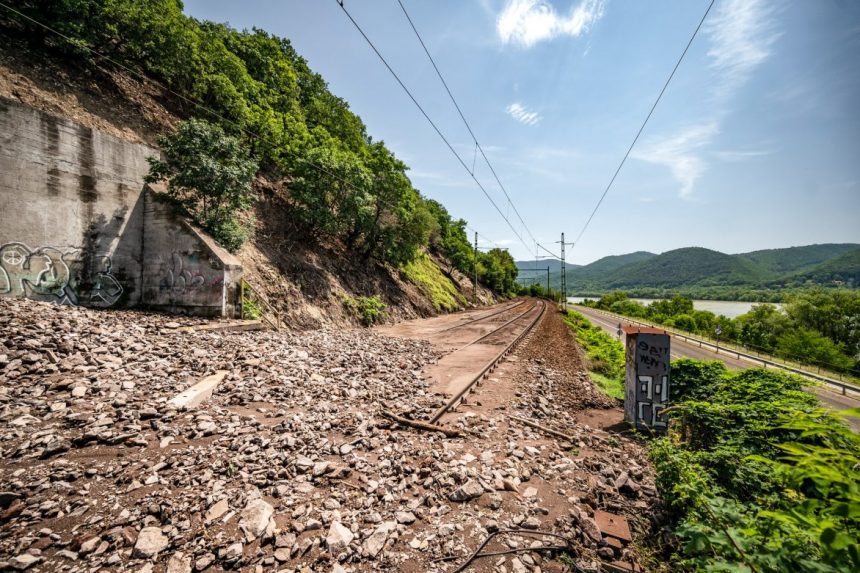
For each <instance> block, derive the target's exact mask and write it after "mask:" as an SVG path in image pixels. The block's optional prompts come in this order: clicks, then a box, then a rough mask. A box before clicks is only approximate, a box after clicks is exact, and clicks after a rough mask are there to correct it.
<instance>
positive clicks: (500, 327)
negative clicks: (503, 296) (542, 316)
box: [454, 301, 537, 352]
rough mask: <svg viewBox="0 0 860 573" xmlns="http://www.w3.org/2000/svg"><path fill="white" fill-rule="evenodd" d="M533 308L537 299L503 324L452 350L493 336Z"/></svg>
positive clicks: (467, 346) (461, 348)
mask: <svg viewBox="0 0 860 573" xmlns="http://www.w3.org/2000/svg"><path fill="white" fill-rule="evenodd" d="M511 308H514V307H511ZM535 308H537V301H535V303H534V304H533V305H531V306H530V307H529V308H528V309H526V311H525V312H522V313H520V314H518V315H516V316H515V317H514V318H512V319H510V320H508V321H507V322H505V323H504V324H502V325H500V326H499V327H498V328H494V329H493V330H491V331H490V332H488V333H486V334H484V335H482V336H481V337H479V338H476V339H475V340H473V341H472V342H470V343H468V344H466V345H465V346H461V347H460V348H458V349H457V350H455V351H454V352H459V351H460V350H463V349H464V348H469V347H470V346H472V345H473V344H478V343H479V342H481V341H482V340H485V339H487V338H489V337H491V336H493V335H494V334H496V333H497V332H499V331H500V330H502V329H504V328H506V327H507V326H508V325H510V324H512V323H514V322H516V321H518V320H520V319H521V318H522V317H524V316H526V315H527V314H528V313H530V312H532V311H533V310H534V309H535Z"/></svg>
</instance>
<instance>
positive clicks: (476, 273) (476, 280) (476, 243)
mask: <svg viewBox="0 0 860 573" xmlns="http://www.w3.org/2000/svg"><path fill="white" fill-rule="evenodd" d="M477 302H478V231H475V303H477Z"/></svg>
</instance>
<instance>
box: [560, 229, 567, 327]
mask: <svg viewBox="0 0 860 573" xmlns="http://www.w3.org/2000/svg"><path fill="white" fill-rule="evenodd" d="M561 306H562V308H563V309H564V312H565V313H567V265H565V264H564V233H562V234H561Z"/></svg>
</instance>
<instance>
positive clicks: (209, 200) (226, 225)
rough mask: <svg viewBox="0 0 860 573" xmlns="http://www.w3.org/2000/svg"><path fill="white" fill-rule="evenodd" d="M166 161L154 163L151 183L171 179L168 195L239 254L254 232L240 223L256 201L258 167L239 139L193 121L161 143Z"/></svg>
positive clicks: (203, 123)
mask: <svg viewBox="0 0 860 573" xmlns="http://www.w3.org/2000/svg"><path fill="white" fill-rule="evenodd" d="M159 143H160V144H161V149H162V155H163V157H164V159H163V160H162V159H158V158H155V157H150V158H148V161H149V164H150V171H149V174H148V175H147V176H146V180H147V181H148V182H150V183H154V182H158V181H162V180H164V179H166V180H167V189H168V194H169V195H170V197H171V198H173V199H174V200H176V201H177V202H178V203H179V205H181V206H182V208H183V209H185V211H186V212H187V213H188V214H189V215H191V216H192V217H193V218H194V219H195V220H196V221H197V222H198V223H200V224H201V225H202V226H203V227H204V228H206V229H207V230H209V231H210V232H212V233H213V235H214V236H215V238H216V239H218V240H219V241H220V242H221V243H222V244H224V246H225V247H227V248H228V249H230V250H237V249H238V248H239V247H241V245H242V243H243V242H244V240H245V237H246V236H247V232H248V231H249V229H248V228H246V227H243V225H242V224H241V223H240V222H239V220H238V219H237V216H238V215H239V214H240V213H241V212H243V211H245V210H247V209H248V208H249V207H250V206H251V204H252V202H253V199H254V193H253V189H252V182H253V180H254V175H255V173H256V172H257V165H256V163H255V162H254V161H252V160H251V159H249V158H248V157H247V155H246V153H245V150H244V149H243V148H242V146H241V145H240V143H239V141H238V140H237V139H236V138H235V137H231V136H228V135H225V134H224V131H223V130H222V129H221V128H220V127H218V126H217V125H212V124H210V123H207V122H205V121H202V120H196V119H192V120H189V121H186V122H182V123H180V124H179V127H178V128H177V130H176V132H175V133H173V134H172V135H169V136H165V137H162V138H160V139H159Z"/></svg>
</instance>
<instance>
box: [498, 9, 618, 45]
mask: <svg viewBox="0 0 860 573" xmlns="http://www.w3.org/2000/svg"><path fill="white" fill-rule="evenodd" d="M604 6H605V1H604V0H583V2H581V3H580V4H578V5H576V6H573V7H572V8H571V10H570V13H568V14H567V15H566V16H565V15H561V14H559V13H558V12H556V10H555V8H554V7H553V5H552V4H550V3H549V2H548V1H546V0H508V2H507V3H506V4H505V7H504V9H502V11H501V13H500V14H499V17H498V18H497V19H496V32H497V33H498V35H499V38H500V39H501V40H502V42H503V43H505V44H515V45H518V46H522V47H524V48H529V47H531V46H533V45H535V44H537V43H538V42H543V41H546V40H552V39H553V38H555V37H557V36H573V37H577V36H580V35H581V34H583V33H584V32H587V31H588V30H589V28H590V27H591V26H592V25H593V24H594V23H595V22H597V21H598V20H600V18H602V17H603V12H604Z"/></svg>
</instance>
